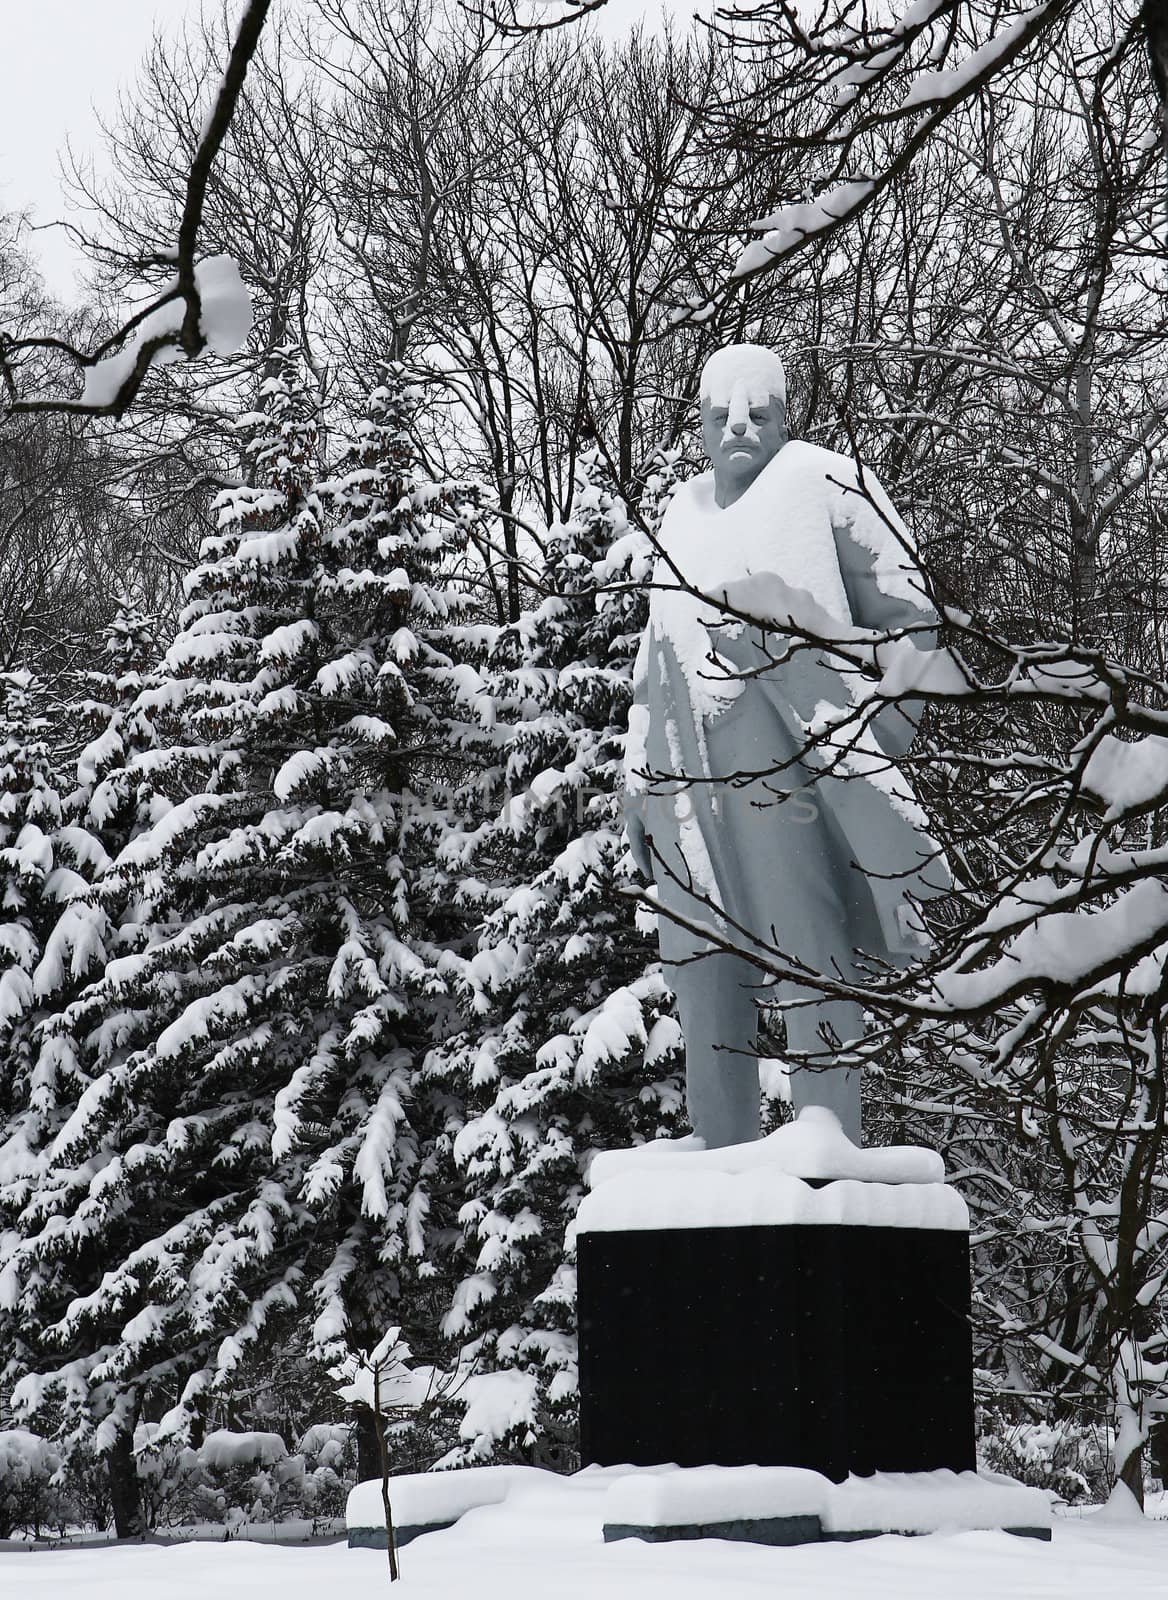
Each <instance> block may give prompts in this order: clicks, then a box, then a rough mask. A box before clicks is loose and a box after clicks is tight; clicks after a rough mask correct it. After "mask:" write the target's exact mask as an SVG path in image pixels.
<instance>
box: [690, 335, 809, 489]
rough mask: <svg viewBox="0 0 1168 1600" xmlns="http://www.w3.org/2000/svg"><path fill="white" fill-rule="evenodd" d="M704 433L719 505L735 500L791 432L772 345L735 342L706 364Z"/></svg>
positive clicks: (784, 385)
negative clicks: (768, 346) (770, 346)
mask: <svg viewBox="0 0 1168 1600" xmlns="http://www.w3.org/2000/svg"><path fill="white" fill-rule="evenodd" d="M701 401H702V438H703V440H704V442H705V446H706V453H707V455H708V456H709V458H710V462H711V465H712V466H713V468H714V494H715V498H716V499H717V502H718V504H719V505H720V506H728V505H731V504H733V502H734V501H735V500H737V499H738V498H739V496H740V495H741V494H743V493H744V492H745V490H747V489H748V488H749V487H750V485H751V484H752V483H753V482H754V480H755V478H757V477H758V475H759V473H760V472H761V471H762V469H763V468H764V467H765V466H766V465H767V464H768V462H770V461H773V460H774V458H775V456H777V455H778V453H779V451H780V450H781V449H782V448H783V446H784V445H785V444H786V442H787V440H788V438H789V437H790V436H789V434H788V433H787V375H786V373H785V372H784V371H783V363H782V362H781V361H780V360H779V358H778V356H777V355H776V354H775V353H774V351H773V350H768V349H767V348H766V346H765V345H761V344H731V345H727V346H726V348H725V349H724V350H715V352H714V354H713V355H712V356H711V357H710V359H709V360H708V361H707V362H706V364H705V366H704V367H703V369H702V383H701Z"/></svg>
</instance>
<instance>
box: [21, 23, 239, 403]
mask: <svg viewBox="0 0 1168 1600" xmlns="http://www.w3.org/2000/svg"><path fill="white" fill-rule="evenodd" d="M270 7H271V0H247V4H246V7H245V9H244V12H243V15H242V17H241V18H240V22H239V27H238V29H237V31H236V35H235V40H234V43H233V44H232V47H231V52H230V55H229V56H228V60H227V66H226V68H225V70H224V73H223V77H222V79H221V81H220V83H219V86H218V89H217V91H216V94H215V99H214V101H213V103H212V106H211V110H210V112H209V114H208V116H207V120H206V122H205V123H204V125H203V128H202V131H201V133H200V136H199V139H198V143H197V144H196V146H195V150H194V154H193V156H192V158H191V164H190V169H189V172H188V174H187V180H186V188H185V194H184V198H183V207H182V214H181V216H180V218H179V225H178V233H177V237H176V241H175V244H174V246H173V247H172V248H171V249H168V250H159V251H158V253H157V254H155V255H153V256H149V257H146V258H144V259H143V260H142V261H141V263H140V265H141V266H142V267H143V268H144V269H150V268H154V269H158V268H164V269H165V268H170V269H171V270H172V271H173V274H174V276H173V278H172V279H171V281H170V282H169V283H168V284H167V285H166V287H165V288H164V289H162V290H161V291H160V292H159V293H157V294H156V295H155V296H154V297H153V299H152V300H151V301H150V302H149V303H148V304H147V305H145V306H144V307H142V309H141V310H139V311H137V312H135V313H134V314H133V316H131V317H128V318H127V319H126V320H125V321H124V322H123V323H122V325H121V326H120V327H119V328H118V329H117V331H116V332H115V333H113V334H111V335H110V336H109V337H108V338H107V339H105V340H103V341H102V342H101V343H100V344H98V345H97V346H96V347H94V348H93V349H91V350H81V349H78V348H77V347H76V346H75V345H73V344H71V343H70V342H69V341H68V340H66V339H60V338H56V337H52V336H48V335H45V336H29V337H25V338H13V337H10V336H8V335H6V334H5V333H4V332H3V330H2V329H0V380H2V381H3V385H4V390H5V394H6V404H5V405H4V407H3V411H6V412H7V413H9V414H19V413H28V412H53V413H57V414H65V415H72V416H112V417H120V416H121V415H122V414H123V413H124V412H125V411H126V409H127V408H128V407H129V406H130V405H132V404H133V402H134V400H135V398H136V396H137V394H138V391H139V390H140V388H141V387H142V383H143V381H144V379H145V377H146V374H147V373H148V372H149V370H150V368H151V367H152V366H159V365H164V364H166V363H169V362H172V361H177V360H180V359H181V358H183V357H186V359H188V360H194V359H195V358H196V357H197V356H199V355H201V354H202V353H203V351H204V350H207V349H210V350H211V351H213V352H214V353H215V354H217V355H229V354H231V353H233V352H234V351H235V350H237V349H239V348H240V346H241V345H242V344H243V343H244V341H245V340H246V338H247V335H248V333H249V332H250V331H251V300H250V296H249V294H248V291H247V289H246V287H245V286H244V284H243V281H242V279H241V278H240V276H239V269H238V267H237V266H236V264H235V263H234V261H232V260H231V259H230V257H227V256H214V257H210V258H208V259H206V260H203V261H199V260H198V259H197V252H198V239H199V229H200V226H201V224H202V219H203V208H204V204H205V202H206V197H207V184H208V181H209V179H210V176H211V169H212V167H213V166H214V164H215V160H216V158H217V156H218V155H219V152H220V150H221V148H222V146H223V141H224V139H225V138H226V137H227V132H228V129H229V128H230V127H231V122H232V118H233V117H234V115H235V109H236V106H237V105H238V103H239V97H240V95H241V93H242V92H243V86H244V81H245V79H246V77H247V70H248V66H249V64H250V62H251V59H252V57H253V56H254V55H255V52H256V49H257V48H258V45H259V42H260V35H261V34H262V32H263V28H264V23H265V22H266V20H267V16H268V11H269V10H270ZM37 351H40V352H44V353H46V354H50V355H55V356H58V357H61V358H63V360H64V362H65V363H66V364H67V366H68V367H69V368H71V369H72V370H73V371H74V372H77V373H79V374H80V375H81V376H82V378H83V387H82V392H81V394H80V396H78V397H68V396H65V395H55V396H40V395H26V394H23V393H22V392H21V385H20V368H21V363H22V361H23V360H24V359H25V358H26V357H27V356H29V355H31V354H33V353H34V352H37Z"/></svg>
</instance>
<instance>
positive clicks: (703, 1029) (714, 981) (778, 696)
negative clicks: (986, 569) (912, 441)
mask: <svg viewBox="0 0 1168 1600" xmlns="http://www.w3.org/2000/svg"><path fill="white" fill-rule="evenodd" d="M701 405H702V427H703V437H704V441H705V447H706V450H707V453H708V454H709V457H710V461H711V463H712V468H713V470H712V471H710V472H706V473H704V474H702V475H701V476H699V477H697V478H694V479H692V480H691V481H690V482H688V483H685V484H683V485H682V486H681V488H679V489H678V490H677V492H676V494H675V495H674V497H673V499H672V500H671V502H670V504H669V507H668V509H667V511H666V514H665V518H664V520H663V523H662V526H661V530H660V534H659V540H660V546H661V552H662V553H661V555H660V556H659V557H658V560H657V562H656V566H655V569H654V573H653V588H652V591H651V598H650V606H649V624H648V627H647V628H646V630H645V635H644V638H643V640H642V643H641V650H640V654H639V656H638V661H637V669H636V681H635V688H634V704H633V707H632V709H631V711H630V714H629V739H628V745H627V753H626V762H625V766H626V774H625V783H626V794H625V815H626V823H627V827H628V832H629V839H630V844H631V847H632V851H633V855H634V859H635V860H636V862H637V864H638V866H639V867H640V869H641V871H642V872H643V873H644V874H645V876H646V877H648V878H650V879H651V880H653V881H654V882H655V890H654V891H653V893H654V894H655V897H656V900H657V903H658V905H659V907H660V914H659V916H658V919H657V920H658V928H659V937H660V941H661V954H662V958H663V960H664V962H665V964H666V975H667V977H668V980H669V982H670V983H671V985H672V987H673V989H674V991H675V993H676V994H677V997H678V1005H679V1009H680V1014H681V1025H682V1031H683V1033H684V1036H685V1045H686V1074H687V1098H688V1103H689V1112H690V1119H691V1121H692V1123H693V1127H694V1131H695V1133H696V1134H697V1135H698V1137H699V1138H700V1139H701V1140H703V1141H704V1143H705V1146H706V1147H707V1148H711V1149H712V1148H718V1147H721V1146H725V1145H730V1144H740V1143H744V1142H746V1141H748V1140H752V1139H756V1138H758V1136H759V1112H760V1094H759V1076H758V1060H757V1056H756V1055H755V1053H754V1052H755V1048H756V1040H757V1028H758V1011H757V1005H756V1002H757V1000H758V999H759V998H762V997H764V996H765V997H766V998H768V999H774V998H776V992H775V990H774V989H770V990H764V989H763V988H762V987H761V985H762V982H763V976H762V974H760V972H759V969H758V968H757V967H756V966H753V965H751V964H750V963H748V962H747V961H745V960H743V959H742V958H741V956H738V955H735V954H731V953H728V952H726V951H722V950H714V949H713V948H712V946H711V945H710V943H709V942H708V941H707V940H706V939H705V938H704V937H703V931H702V930H703V929H712V930H714V931H716V932H717V933H718V934H720V936H721V937H722V939H723V940H724V941H725V940H729V941H730V942H732V943H733V944H735V945H736V946H737V947H738V948H739V949H742V948H744V947H745V948H749V947H750V946H751V943H752V940H753V941H757V943H756V944H755V948H756V951H757V952H758V953H760V954H761V953H762V948H761V947H762V946H771V947H776V946H777V947H778V949H780V950H782V951H783V952H784V953H785V954H787V955H788V956H790V957H793V958H794V959H795V960H797V961H799V962H801V963H803V964H804V966H805V967H807V968H809V969H811V971H813V972H818V973H824V974H828V975H831V974H833V973H835V974H839V975H841V976H843V977H845V978H846V977H847V976H849V975H853V974H854V973H855V972H856V970H857V969H856V960H857V953H858V952H862V953H863V955H865V956H867V957H876V958H877V959H884V960H890V961H897V960H903V959H904V956H905V954H906V953H907V952H910V951H911V950H912V949H913V948H914V947H916V946H917V944H918V941H919V939H920V931H919V930H920V923H919V918H918V917H917V916H916V914H915V912H914V909H913V907H914V901H915V900H917V899H919V898H922V897H924V896H925V895H927V894H928V893H929V887H928V884H927V881H926V880H925V878H924V877H923V875H922V869H923V868H924V867H925V866H926V864H927V862H928V859H929V856H930V850H931V847H930V843H929V841H928V839H927V836H926V835H925V833H924V818H923V816H922V814H921V813H920V811H919V809H918V808H917V807H916V805H915V802H914V801H913V799H912V795H911V791H910V790H909V789H908V786H907V784H906V781H905V780H904V778H903V777H902V776H901V775H900V774H899V773H898V772H897V770H896V768H895V766H894V765H893V759H894V758H895V757H897V756H899V755H902V754H903V753H904V751H905V750H906V749H907V747H908V744H909V742H910V741H911V739H912V736H913V732H914V728H913V723H912V722H911V720H910V719H909V718H908V717H907V716H905V715H903V714H902V713H901V712H900V711H899V710H898V709H896V708H895V707H887V708H885V709H884V710H883V711H881V712H880V714H879V716H878V717H877V718H876V720H875V723H874V724H873V725H872V726H870V727H869V728H868V730H867V731H866V732H865V733H864V735H863V737H862V738H860V739H859V740H856V739H855V737H854V736H855V721H854V717H852V718H849V712H854V710H855V704H856V700H857V697H858V696H860V695H862V693H863V681H862V680H861V679H860V678H859V677H858V675H857V674H855V673H854V672H853V673H846V672H841V671H840V670H838V668H837V667H833V665H832V664H831V661H830V659H827V658H825V657H824V655H823V654H817V653H816V652H815V651H812V650H807V649H802V650H797V651H794V652H793V653H792V654H791V656H790V657H789V658H788V659H786V660H783V659H782V655H783V651H782V648H781V629H777V630H774V631H771V630H768V632H767V634H766V635H765V637H764V635H763V634H762V632H761V631H760V630H759V629H758V628H752V627H748V626H747V625H746V624H745V623H744V622H742V621H741V620H736V619H735V618H734V617H733V616H731V615H728V614H727V611H726V610H725V609H723V606H721V605H719V604H718V603H716V602H717V601H718V600H721V601H723V602H724V603H728V604H730V605H731V606H732V607H734V608H736V609H737V610H738V611H740V612H746V613H748V614H749V615H751V616H760V615H765V616H767V617H768V618H775V617H779V618H781V617H782V616H784V615H785V616H786V617H787V618H788V619H789V618H791V617H796V618H797V619H798V620H799V621H800V623H801V624H802V625H803V626H804V627H806V628H807V629H808V631H810V632H812V633H813V634H814V635H815V637H816V638H823V637H833V636H834V637H836V638H840V637H841V636H842V634H843V633H845V632H847V631H848V630H854V629H855V628H857V627H858V628H866V629H874V630H879V631H881V632H883V631H886V630H889V629H897V628H901V627H905V626H912V627H915V628H918V629H924V630H927V629H928V627H929V624H930V622H931V620H932V619H933V613H932V610H931V608H930V606H929V603H928V601H927V599H926V598H925V595H924V593H923V586H922V582H921V578H920V575H919V573H918V572H917V570H916V568H915V565H914V564H913V562H912V559H911V556H910V555H909V554H908V551H909V549H910V546H909V542H908V537H907V534H906V533H905V530H904V528H903V525H902V524H901V522H900V520H899V518H898V517H897V515H896V512H895V511H894V510H893V508H892V506H891V504H890V503H889V501H888V499H887V497H886V496H885V495H884V493H883V491H882V490H881V489H880V487H879V485H878V484H877V483H876V481H875V479H874V478H873V476H872V474H871V473H870V472H868V471H867V470H864V471H862V472H861V469H860V468H859V467H858V465H857V463H856V462H855V461H854V460H852V459H851V458H849V457H847V456H842V455H837V454H834V453H833V452H831V451H828V450H823V449H821V448H820V447H819V446H817V445H813V444H808V443H806V442H804V441H801V440H795V439H791V438H790V437H789V435H788V433H787V425H786V378H785V375H784V372H783V366H782V363H781V362H780V360H779V358H778V357H777V356H776V355H775V354H774V353H773V352H772V351H770V350H767V349H764V348H762V347H761V346H758V345H750V344H742V345H734V346H730V347H729V348H727V349H724V350H720V351H718V352H717V353H716V354H715V355H713V356H712V357H711V358H710V360H709V361H708V362H707V364H706V367H705V370H704V372H703V374H702V382H701ZM691 589H696V590H697V591H699V594H700V596H702V597H706V596H708V597H711V600H710V603H707V602H706V601H705V600H704V599H703V598H699V597H698V596H696V595H694V594H692V593H691V592H689V591H690V590H691ZM833 629H834V630H837V631H836V632H835V633H834V634H833ZM853 637H855V635H854V631H853ZM922 642H924V641H922ZM908 648H909V649H910V650H911V648H912V646H911V645H909V646H908ZM776 652H777V654H778V656H779V658H780V659H779V660H778V661H777V662H775V660H774V657H775V655H776ZM841 713H842V715H843V718H845V719H849V720H848V723H847V726H848V728H849V730H850V732H849V733H848V735H847V736H845V735H844V734H843V733H841V734H840V737H839V741H838V743H837V745H836V746H835V748H833V749H826V750H825V749H822V748H821V749H817V750H815V751H813V752H811V753H810V754H801V753H804V752H806V748H807V742H808V736H809V734H811V733H812V732H817V731H820V730H822V729H824V728H825V727H828V726H830V723H831V719H832V717H833V715H835V716H836V717H837V718H839V716H840V714H841ZM849 744H850V745H851V748H848V746H849ZM841 751H842V752H843V753H842V754H841ZM826 766H830V768H831V770H830V772H829V773H828V774H827V775H824V768H825V767H826ZM813 768H814V769H815V770H813ZM752 774H753V776H751V775H752ZM671 911H672V912H675V913H676V914H677V916H678V917H680V918H681V919H682V922H684V923H688V924H689V925H690V926H689V927H688V928H687V927H685V926H683V925H682V922H678V921H675V920H674V919H673V917H671V916H670V915H669V913H670V912H671ZM777 998H778V999H779V1001H780V1002H781V1003H782V1004H783V1005H784V1010H785V1021H786V1029H787V1042H788V1045H789V1047H790V1048H791V1049H792V1050H796V1051H810V1052H816V1053H817V1054H818V1056H819V1059H820V1060H822V1061H823V1063H824V1065H823V1066H820V1065H819V1064H818V1062H817V1063H816V1065H815V1066H806V1067H803V1068H801V1069H799V1070H796V1071H795V1072H794V1073H793V1075H792V1084H791V1088H792V1100H793V1103H794V1106H795V1109H796V1110H797V1111H799V1110H801V1109H802V1108H804V1107H807V1106H825V1107H828V1108H829V1109H830V1110H832V1111H833V1112H834V1113H835V1114H836V1116H837V1117H838V1118H839V1120H840V1123H841V1125H842V1127H843V1130H844V1132H845V1133H846V1134H847V1135H848V1136H849V1137H850V1138H851V1139H852V1140H853V1141H854V1142H855V1143H857V1144H858V1143H859V1142H860V1085H859V1075H858V1073H857V1072H855V1071H854V1070H853V1071H849V1070H846V1069H844V1068H843V1067H840V1066H837V1065H832V1064H831V1051H832V1045H833V1042H834V1043H838V1044H843V1043H846V1042H847V1041H848V1040H850V1039H856V1038H858V1037H859V1036H860V1035H861V1034H862V1032H863V1016H862V1013H861V1011H860V1009H859V1007H857V1006H856V1005H854V1004H852V1003H850V1002H845V1001H840V1000H830V999H821V998H817V997H816V994H815V992H814V991H813V990H809V989H807V988H806V987H803V986H799V987H796V986H795V985H793V984H788V985H784V986H782V987H781V988H780V990H779V991H778V994H777Z"/></svg>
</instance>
